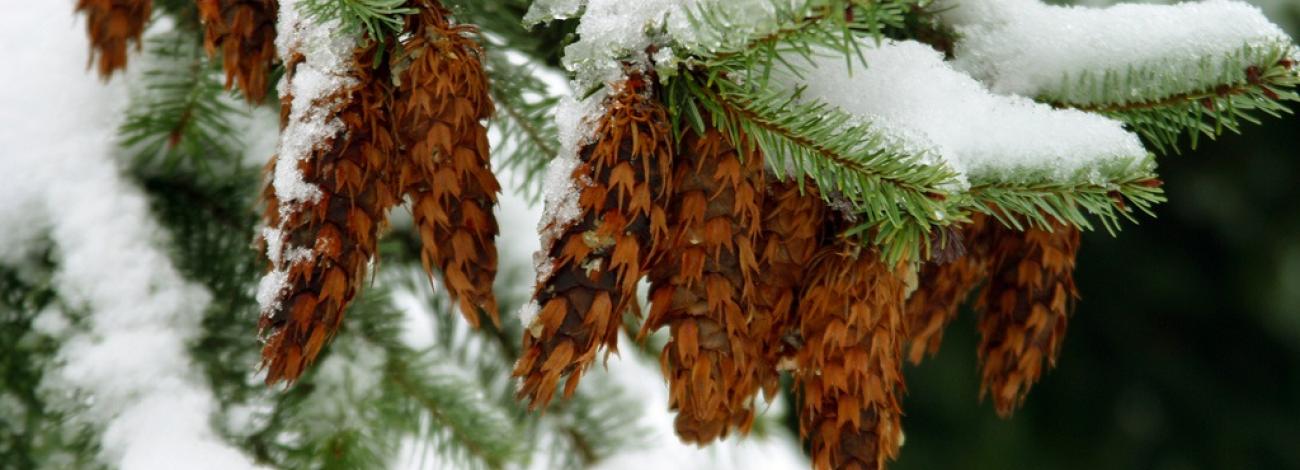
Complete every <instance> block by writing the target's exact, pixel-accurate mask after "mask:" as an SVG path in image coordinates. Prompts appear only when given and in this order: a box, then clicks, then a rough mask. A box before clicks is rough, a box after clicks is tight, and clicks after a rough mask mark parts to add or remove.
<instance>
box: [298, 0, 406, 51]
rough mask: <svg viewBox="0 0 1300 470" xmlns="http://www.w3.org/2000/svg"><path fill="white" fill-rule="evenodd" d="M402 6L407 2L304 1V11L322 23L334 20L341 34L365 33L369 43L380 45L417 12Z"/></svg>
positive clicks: (382, 0)
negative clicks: (409, 16)
mask: <svg viewBox="0 0 1300 470" xmlns="http://www.w3.org/2000/svg"><path fill="white" fill-rule="evenodd" d="M405 4H406V0H306V5H305V8H306V10H305V11H306V12H307V14H309V15H312V16H314V17H315V18H316V20H317V21H320V22H322V23H324V22H325V21H327V20H330V19H337V20H338V21H339V24H340V25H341V26H342V27H343V34H347V35H352V36H355V35H358V34H361V33H363V32H364V33H365V34H366V36H367V37H369V38H370V39H371V40H372V41H379V42H383V41H384V40H385V38H387V37H388V36H389V35H390V34H396V33H399V32H401V31H402V26H403V25H404V24H405V21H406V20H405V16H406V15H410V14H412V13H415V12H416V10H415V9H414V8H409V7H405V6H404V5H405Z"/></svg>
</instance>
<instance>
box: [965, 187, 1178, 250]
mask: <svg viewBox="0 0 1300 470" xmlns="http://www.w3.org/2000/svg"><path fill="white" fill-rule="evenodd" d="M1160 186H1161V182H1160V180H1158V179H1156V177H1155V174H1154V173H1153V172H1135V173H1134V174H1133V175H1130V176H1127V177H1125V178H1124V179H1122V180H1118V181H1109V182H1104V183H1093V182H1087V181H1080V182H1043V183H1027V184H1009V183H988V184H982V185H974V186H972V187H971V188H970V191H969V192H968V193H967V194H966V196H965V197H964V198H963V200H964V201H965V202H967V203H968V204H969V207H970V208H971V209H972V210H974V211H978V212H981V213H984V214H988V215H991V216H993V217H994V218H996V219H998V221H1000V222H1002V224H1003V225H1006V226H1008V227H1012V228H1015V229H1017V230H1024V229H1026V228H1028V227H1029V226H1033V227H1038V228H1043V229H1050V228H1051V227H1052V226H1053V225H1054V223H1057V222H1059V223H1065V224H1069V225H1072V226H1075V227H1078V228H1080V229H1082V230H1094V229H1095V228H1096V227H1095V226H1094V225H1093V220H1096V221H1098V222H1100V223H1101V225H1102V227H1103V228H1105V230H1106V231H1107V232H1109V233H1110V234H1112V235H1113V234H1115V233H1116V232H1118V231H1119V229H1120V222H1122V221H1124V220H1128V221H1130V222H1137V219H1136V218H1135V217H1134V214H1136V213H1137V212H1141V213H1144V214H1146V215H1149V216H1154V215H1155V214H1154V213H1153V212H1152V207H1153V206H1155V205H1156V204H1159V203H1161V202H1164V201H1165V197H1164V192H1163V190H1162V189H1161V187H1160Z"/></svg>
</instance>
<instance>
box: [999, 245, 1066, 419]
mask: <svg viewBox="0 0 1300 470" xmlns="http://www.w3.org/2000/svg"><path fill="white" fill-rule="evenodd" d="M991 232H992V233H991V234H990V239H991V240H993V242H992V243H993V245H992V247H993V249H992V252H991V256H992V269H991V271H990V272H991V273H992V275H991V277H990V279H989V283H988V285H987V286H986V287H985V288H984V291H983V292H982V293H981V294H980V300H979V307H980V309H981V310H982V311H983V314H982V316H981V317H980V319H979V329H980V335H981V339H980V345H979V357H980V361H981V362H982V363H983V383H982V384H981V387H980V396H984V395H991V396H992V397H993V405H994V407H995V408H996V409H997V412H998V415H1000V416H1002V417H1007V416H1010V415H1011V413H1012V412H1013V411H1015V409H1016V408H1017V407H1018V406H1020V403H1021V402H1023V401H1024V398H1025V395H1026V394H1027V393H1029V388H1030V387H1031V386H1033V384H1034V383H1035V382H1037V381H1038V378H1039V376H1041V375H1042V372H1043V370H1042V369H1043V360H1044V359H1046V360H1047V364H1048V366H1049V367H1051V366H1054V365H1055V364H1056V353H1057V351H1058V350H1059V349H1060V347H1061V341H1062V340H1063V339H1064V338H1065V328H1066V320H1067V318H1068V316H1069V313H1070V309H1071V308H1072V306H1073V303H1074V300H1075V299H1076V298H1077V297H1078V291H1077V290H1076V289H1075V286H1074V261H1075V256H1076V255H1077V254H1078V250H1079V230H1078V229H1077V228H1074V227H1071V226H1067V225H1064V224H1056V225H1054V226H1053V227H1052V229H1051V231H1047V230H1042V229H1038V228H1030V229H1027V230H1025V231H1024V232H1017V231H1015V230H1012V229H1008V228H1004V227H1000V226H998V227H994V228H993V230H991Z"/></svg>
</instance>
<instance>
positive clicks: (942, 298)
mask: <svg viewBox="0 0 1300 470" xmlns="http://www.w3.org/2000/svg"><path fill="white" fill-rule="evenodd" d="M654 88H655V85H654V80H652V79H650V78H649V77H645V76H642V75H638V74H635V73H634V74H632V75H629V76H628V77H627V78H626V79H625V80H624V81H623V82H622V83H619V84H617V85H616V86H615V87H614V90H615V91H614V92H613V93H612V94H611V96H610V97H608V98H607V99H606V102H605V106H604V109H605V111H604V112H605V114H604V115H603V116H602V117H601V119H600V121H599V123H598V125H597V129H596V131H595V136H594V137H593V138H592V139H591V141H590V142H589V143H587V144H586V145H585V146H584V147H583V149H582V151H581V155H580V159H581V164H580V165H579V166H578V167H577V169H576V170H574V172H573V174H572V178H573V179H574V181H577V182H586V183H579V184H577V187H578V188H580V190H579V191H580V194H578V195H577V200H578V205H579V207H580V209H581V214H582V215H581V216H580V217H579V218H578V219H577V220H576V221H575V222H572V223H571V224H570V225H568V226H565V227H546V228H545V229H546V230H552V231H558V232H559V233H560V235H559V236H557V237H554V239H553V240H549V243H548V244H547V246H544V247H543V250H544V251H545V254H546V255H547V256H548V257H549V261H548V263H550V265H549V266H545V267H543V268H542V271H543V273H544V274H546V276H545V277H543V278H540V279H538V284H537V290H536V294H535V300H536V302H537V303H538V309H539V312H538V315H537V316H536V317H535V319H534V320H533V322H532V324H530V325H528V328H527V331H528V333H526V334H525V338H524V352H523V355H522V357H521V359H520V360H519V362H518V363H517V364H516V368H515V375H517V376H519V377H520V378H521V380H522V384H521V387H520V390H519V395H520V397H521V398H524V399H527V400H530V402H531V404H532V405H533V406H545V405H546V404H547V403H548V402H549V401H550V400H551V399H552V398H553V395H554V393H555V392H556V390H557V388H558V387H559V386H560V385H561V382H564V383H563V390H564V393H565V394H566V395H567V394H569V393H572V392H573V390H574V389H575V388H576V386H577V382H578V380H579V378H580V377H581V376H582V374H583V373H584V371H586V370H587V368H589V367H590V366H591V365H592V364H593V362H594V361H595V359H596V356H597V353H598V352H599V350H600V349H602V348H604V349H606V350H607V351H613V350H615V349H616V347H617V344H616V342H617V339H618V333H619V328H620V325H621V324H622V321H621V320H622V318H623V314H624V313H625V312H627V311H633V312H635V311H637V310H638V309H637V305H636V302H637V301H636V285H637V282H638V281H639V280H640V279H641V278H642V277H646V278H648V279H649V282H650V298H649V301H650V302H649V303H650V308H649V310H650V311H649V314H648V316H647V318H646V320H645V323H644V326H643V328H642V332H641V336H644V335H645V334H646V333H648V332H651V331H654V330H657V329H660V328H663V327H665V326H666V327H668V328H669V331H670V332H671V339H670V340H669V342H668V344H667V345H666V346H665V347H664V350H663V352H662V354H661V356H660V365H661V367H662V369H663V374H664V377H665V379H666V380H667V381H668V388H669V396H670V398H669V400H670V401H669V406H670V407H671V408H672V409H673V410H675V411H676V412H677V417H676V421H675V427H676V430H677V434H678V436H680V437H681V438H682V439H683V440H685V441H687V442H693V443H698V444H701V445H702V444H706V443H709V442H711V441H713V440H715V439H719V438H722V437H725V436H726V435H727V434H728V433H729V432H731V431H739V432H742V433H743V432H745V431H747V430H748V428H749V426H750V425H751V424H752V422H753V420H754V414H755V412H756V398H757V395H758V393H759V392H760V391H762V392H763V394H764V395H765V396H766V397H767V398H768V399H769V400H770V399H771V397H772V396H773V395H774V394H775V393H776V391H777V390H778V388H779V378H780V372H781V371H790V372H791V373H792V374H793V376H794V379H795V382H796V393H798V395H799V397H800V402H801V410H800V411H799V416H800V428H801V430H802V433H803V435H804V436H805V437H806V438H807V439H809V441H810V443H811V448H812V451H813V458H814V466H815V467H816V468H862V469H877V468H883V467H884V465H885V463H886V461H887V460H889V459H892V458H893V457H894V456H895V455H896V454H897V451H898V448H899V445H900V444H901V442H902V431H901V427H900V417H901V414H902V413H901V411H900V408H899V398H900V395H901V394H902V393H903V391H904V388H905V387H904V384H903V378H902V374H901V362H902V357H903V354H904V348H905V347H907V348H909V350H908V354H909V356H910V359H911V360H912V361H913V362H919V361H920V360H921V359H922V358H923V356H924V355H925V354H926V353H927V352H930V353H933V352H935V351H937V349H938V347H939V341H940V338H941V335H942V332H943V328H944V326H946V324H947V323H948V322H949V321H950V320H951V319H952V318H953V316H954V315H955V314H956V312H957V309H958V307H959V306H960V304H961V302H962V301H963V300H964V299H965V298H966V297H967V296H968V294H969V293H970V292H971V291H972V290H974V289H975V288H976V287H977V286H978V285H980V284H981V283H983V285H984V287H983V290H982V291H981V292H980V293H979V294H978V303H977V304H976V308H977V310H979V311H980V312H981V318H980V331H981V333H982V334H983V340H982V342H981V344H980V359H981V361H982V364H983V372H984V373H983V379H984V380H983V392H984V393H985V394H987V395H988V396H991V397H992V399H993V402H994V404H995V406H996V408H997V410H998V412H999V413H1000V414H1002V415H1004V416H1005V415H1009V414H1010V413H1011V412H1012V411H1013V410H1014V408H1015V407H1016V406H1017V405H1018V404H1019V402H1020V401H1021V400H1023V398H1024V396H1025V393H1027V391H1028V389H1029V387H1030V386H1031V385H1032V384H1033V383H1034V382H1035V381H1037V379H1038V378H1039V376H1040V375H1041V373H1042V368H1043V363H1044V360H1047V362H1048V363H1049V364H1050V363H1051V362H1052V361H1053V359H1054V357H1055V354H1056V352H1057V350H1058V348H1059V345H1060V340H1061V338H1062V337H1063V336H1064V333H1065V326H1066V317H1067V315H1068V312H1069V309H1070V306H1071V303H1072V302H1073V299H1074V298H1075V296H1076V293H1075V288H1074V283H1073V277H1072V276H1073V275H1072V272H1073V267H1074V260H1075V254H1076V251H1077V249H1078V244H1079V233H1078V231H1077V230H1076V229H1074V228H1072V227H1069V226H1065V225H1058V226H1055V227H1052V228H1051V230H1042V229H1036V228H1031V229H1028V230H1025V231H1019V230H1013V229H1008V228H1005V227H1004V226H1003V225H1002V224H1001V223H999V222H998V221H997V220H996V219H994V218H992V217H988V216H984V215H976V216H974V217H973V218H972V220H971V222H970V223H969V224H966V225H964V226H962V228H961V229H960V230H959V232H960V233H953V234H950V236H951V237H955V238H956V239H957V243H958V245H957V250H958V251H959V253H956V254H950V256H948V258H951V259H945V260H932V261H930V262H928V263H923V264H922V263H910V262H907V261H904V262H899V263H896V264H891V263H888V262H886V261H885V260H884V259H883V258H882V257H881V256H880V254H879V251H878V250H876V249H874V248H871V247H868V246H862V245H859V244H857V243H856V242H854V241H852V240H850V239H847V238H844V237H843V236H841V233H842V232H843V231H844V230H845V229H847V228H848V227H849V225H848V221H847V220H845V218H844V217H843V215H842V214H840V213H838V212H837V211H835V210H832V209H831V208H829V207H828V206H827V204H826V202H825V201H824V200H823V198H822V197H821V196H820V195H819V194H818V191H817V189H816V188H815V187H814V185H813V184H812V183H811V182H802V183H801V182H799V181H789V180H782V178H780V177H777V176H776V175H774V174H772V173H769V172H768V171H767V170H766V169H765V167H764V163H763V155H762V154H761V153H760V152H758V151H757V150H756V149H755V145H754V144H753V143H752V142H744V141H741V142H736V141H733V139H732V138H731V137H730V136H729V135H728V134H726V133H723V132H720V131H718V130H716V129H708V130H706V131H704V132H703V133H700V132H697V131H692V130H688V131H686V132H685V135H684V136H683V137H681V138H680V141H674V138H673V133H672V132H671V130H670V127H669V126H670V124H669V118H668V112H667V110H666V108H665V106H664V105H663V104H662V103H661V102H659V101H656V99H655V98H654V96H655V95H656V92H655V90H654ZM742 138H743V137H742ZM939 261H943V262H939ZM918 271H919V272H918Z"/></svg>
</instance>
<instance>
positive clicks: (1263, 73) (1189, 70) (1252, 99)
mask: <svg viewBox="0 0 1300 470" xmlns="http://www.w3.org/2000/svg"><path fill="white" fill-rule="evenodd" d="M1297 53H1298V52H1297V50H1296V49H1295V48H1294V47H1293V46H1292V45H1291V44H1269V45H1263V46H1255V45H1247V46H1243V47H1242V48H1240V49H1238V50H1236V51H1235V52H1233V53H1231V54H1229V55H1228V56H1226V57H1202V58H1200V59H1198V60H1196V61H1195V62H1193V63H1187V61H1185V60H1183V61H1177V60H1166V61H1160V62H1156V63H1151V64H1143V65H1141V66H1131V67H1129V68H1128V69H1126V70H1123V71H1118V70H1101V71H1096V72H1089V73H1085V74H1080V75H1077V76H1074V77H1069V76H1067V77H1064V79H1063V80H1062V82H1061V83H1062V85H1061V86H1060V87H1059V88H1058V89H1057V90H1055V91H1052V92H1050V93H1047V94H1045V95H1043V96H1041V97H1039V99H1040V100H1043V101H1046V102H1049V103H1052V104H1053V105H1055V106H1061V107H1073V108H1078V109H1083V110H1086V111H1092V112H1097V113H1100V114H1104V115H1107V116H1110V117H1113V118H1115V119H1118V120H1120V121H1123V122H1125V123H1126V124H1128V125H1129V126H1130V127H1132V128H1133V129H1134V130H1136V131H1137V132H1138V133H1140V134H1141V135H1142V136H1143V137H1144V138H1145V139H1146V141H1147V142H1150V143H1151V144H1152V145H1153V146H1154V147H1155V148H1156V150H1157V151H1159V152H1160V153H1166V154H1167V153H1177V152H1179V151H1180V150H1179V144H1180V142H1181V141H1182V139H1184V138H1188V139H1189V140H1190V145H1191V147H1192V148H1196V145H1197V142H1198V140H1199V138H1200V137H1201V136H1205V137H1209V138H1211V139H1213V138H1215V137H1218V136H1219V135H1222V134H1223V133H1224V132H1225V131H1232V132H1234V133H1239V132H1240V131H1241V127H1242V125H1243V124H1244V123H1252V124H1258V123H1259V122H1260V121H1259V115H1260V114H1266V115H1268V116H1271V117H1279V116H1281V115H1282V114H1289V113H1290V112H1291V110H1290V109H1289V108H1288V107H1287V105H1286V104H1285V103H1286V102H1288V101H1290V102H1296V101H1300V94H1297V93H1296V90H1295V89H1296V87H1297V86H1300V69H1298V68H1297V66H1296V63H1295V61H1296V59H1295V57H1297Z"/></svg>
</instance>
